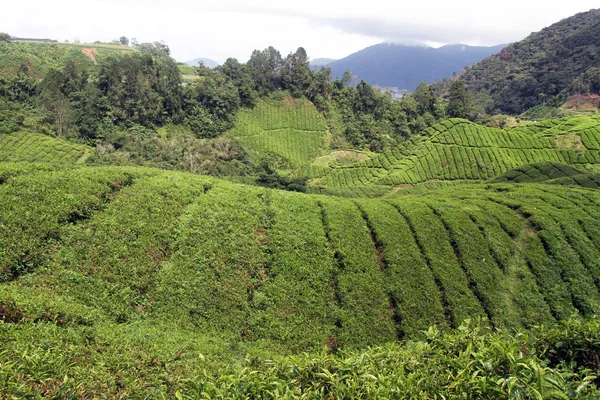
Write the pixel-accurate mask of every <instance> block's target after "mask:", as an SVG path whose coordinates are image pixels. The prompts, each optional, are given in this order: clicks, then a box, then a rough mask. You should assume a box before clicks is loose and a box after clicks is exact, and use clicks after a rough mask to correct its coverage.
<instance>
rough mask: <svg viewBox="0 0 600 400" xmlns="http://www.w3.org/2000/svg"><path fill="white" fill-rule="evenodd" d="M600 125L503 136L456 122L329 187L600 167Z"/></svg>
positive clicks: (328, 178) (532, 128) (573, 124)
mask: <svg viewBox="0 0 600 400" xmlns="http://www.w3.org/2000/svg"><path fill="white" fill-rule="evenodd" d="M599 140H600V119H598V118H594V117H577V118H572V119H562V120H556V121H554V122H552V121H550V122H543V123H539V124H533V125H528V126H525V127H520V128H514V129H507V130H504V131H502V130H498V129H493V128H486V127H483V126H479V125H476V124H473V123H470V122H468V121H465V120H459V119H451V120H447V121H443V122H442V123H439V124H437V125H435V126H433V127H431V128H428V129H426V130H425V131H424V132H423V133H422V135H419V136H418V137H417V138H414V139H411V140H410V141H407V143H404V144H402V145H400V146H398V147H397V148H394V149H392V150H388V151H386V152H384V153H383V154H381V155H377V156H372V157H371V158H370V159H369V160H366V161H362V162H359V163H356V164H353V165H350V166H340V167H338V168H334V169H332V170H331V171H330V172H328V173H327V175H325V176H324V177H323V178H321V179H319V180H315V181H314V182H315V184H318V185H321V186H326V187H346V186H359V185H388V186H396V185H404V184H411V185H414V184H419V183H422V182H427V181H437V180H445V181H453V180H486V179H490V178H494V177H496V176H499V175H501V174H503V173H505V172H506V171H509V170H511V169H514V168H517V167H519V166H522V165H525V164H533V163H541V162H552V163H561V164H568V165H573V166H576V167H588V166H590V165H598V164H600V145H599V144H598V143H600V142H599Z"/></svg>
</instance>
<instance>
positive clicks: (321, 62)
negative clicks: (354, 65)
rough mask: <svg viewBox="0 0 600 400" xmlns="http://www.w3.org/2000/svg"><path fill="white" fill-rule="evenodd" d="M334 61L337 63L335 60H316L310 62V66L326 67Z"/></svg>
mask: <svg viewBox="0 0 600 400" xmlns="http://www.w3.org/2000/svg"><path fill="white" fill-rule="evenodd" d="M334 61H337V60H336V59H335V58H315V59H314V60H310V65H311V66H312V67H319V66H325V65H327V64H330V63H332V62H334Z"/></svg>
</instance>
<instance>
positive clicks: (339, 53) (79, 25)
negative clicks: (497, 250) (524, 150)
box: [0, 0, 596, 61]
mask: <svg viewBox="0 0 600 400" xmlns="http://www.w3.org/2000/svg"><path fill="white" fill-rule="evenodd" d="M595 3H596V1H587V0H573V1H570V2H553V3H550V2H548V1H537V0H536V1H529V2H525V1H522V0H521V1H516V0H505V1H503V2H497V3H494V4H490V2H482V1H480V0H478V1H475V0H468V1H454V2H450V1H421V2H419V1H412V2H400V1H386V0H369V1H365V2H362V3H354V2H348V1H341V0H333V1H326V0H303V1H301V2H298V1H294V2H290V1H283V0H260V1H243V0H222V1H215V0H212V1H207V0H104V1H102V0H80V1H74V0H55V1H51V2H49V1H47V0H29V1H27V2H8V3H7V4H4V5H3V11H2V14H1V15H0V31H6V32H8V33H10V34H12V35H16V36H27V37H47V38H53V39H58V40H65V39H69V40H73V39H75V38H80V39H81V40H84V41H94V40H102V41H108V40H111V39H115V38H117V37H119V36H121V35H125V36H127V37H129V38H132V37H135V38H137V39H138V41H140V42H142V41H155V40H165V42H166V43H167V44H168V45H169V46H170V47H171V50H172V55H173V56H174V57H175V58H176V59H178V60H180V61H186V60H189V59H192V58H196V57H208V58H213V59H216V60H217V61H223V60H225V59H226V58H227V57H230V56H232V57H236V58H238V59H240V60H241V61H245V60H246V59H247V58H248V57H249V55H250V54H251V52H252V50H253V49H263V48H265V47H267V46H270V45H272V46H274V47H275V48H277V49H279V50H280V51H281V53H282V54H284V55H285V54H287V53H288V52H290V51H294V50H295V49H296V48H297V47H299V46H303V47H304V48H306V50H307V52H308V54H309V55H310V56H311V57H313V58H317V57H331V58H341V57H344V56H346V55H348V54H350V53H352V52H355V51H358V50H360V49H362V48H364V47H366V46H369V45H372V44H375V43H378V42H381V41H403V42H407V41H426V42H435V43H442V44H443V43H458V42H461V43H467V44H473V45H493V44H499V43H506V42H512V41H516V40H520V39H522V38H524V37H525V36H527V35H528V34H529V33H531V32H532V31H538V30H540V29H542V28H543V27H545V26H548V25H550V24H552V23H554V22H557V21H559V20H560V19H562V18H566V17H569V16H571V15H573V14H575V13H577V12H582V11H587V10H589V9H591V8H594V7H595V6H596V4H595Z"/></svg>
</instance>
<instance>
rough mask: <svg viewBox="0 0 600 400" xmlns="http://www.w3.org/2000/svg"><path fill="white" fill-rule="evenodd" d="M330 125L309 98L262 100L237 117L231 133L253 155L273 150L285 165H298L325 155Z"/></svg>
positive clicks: (294, 166)
mask: <svg viewBox="0 0 600 400" xmlns="http://www.w3.org/2000/svg"><path fill="white" fill-rule="evenodd" d="M326 131H327V124H326V122H325V119H324V118H323V116H322V115H321V114H320V113H319V112H318V111H317V109H316V108H315V107H314V105H312V103H310V102H309V101H308V100H304V99H293V98H288V99H286V100H283V101H263V102H260V103H259V104H258V105H256V106H255V107H254V108H253V109H247V110H242V111H240V112H239V113H238V115H237V116H236V122H235V125H234V127H233V128H232V129H231V131H229V133H228V135H230V136H233V137H235V138H236V139H238V140H239V141H240V143H242V145H244V147H245V148H246V149H247V150H248V152H250V153H251V154H253V155H255V156H258V155H262V154H265V153H267V154H268V153H270V154H272V155H274V156H275V158H276V159H277V158H278V159H277V160H276V161H278V162H279V163H280V165H282V166H286V167H288V168H299V167H300V166H302V165H304V164H305V163H307V162H308V161H310V160H313V159H315V158H317V157H319V156H322V155H323V149H324V148H325V147H327V146H326Z"/></svg>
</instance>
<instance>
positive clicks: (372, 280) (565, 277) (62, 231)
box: [0, 168, 600, 352]
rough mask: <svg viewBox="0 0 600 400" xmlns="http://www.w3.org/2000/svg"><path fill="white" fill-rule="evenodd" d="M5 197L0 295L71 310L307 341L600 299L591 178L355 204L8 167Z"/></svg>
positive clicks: (267, 339)
mask: <svg viewBox="0 0 600 400" xmlns="http://www.w3.org/2000/svg"><path fill="white" fill-rule="evenodd" d="M0 169H2V168H0ZM0 201H1V202H2V204H3V205H5V206H4V207H3V208H2V212H1V213H0V226H1V227H3V228H2V229H3V232H4V233H3V235H2V237H3V238H4V239H2V243H3V244H2V246H1V248H2V251H1V252H0V270H2V271H3V275H2V279H3V280H4V281H12V282H11V283H10V286H6V285H7V284H6V283H5V284H0V285H3V288H5V289H7V290H3V291H0V292H1V293H4V294H2V295H0V303H4V302H7V301H17V304H20V303H24V304H25V305H26V304H28V303H27V300H26V298H25V297H23V295H21V294H20V293H35V294H36V295H35V296H36V297H35V301H36V303H39V302H41V303H43V304H45V303H47V304H54V306H55V307H67V305H77V307H80V308H81V307H82V309H84V310H88V311H85V312H82V311H77V312H75V311H73V310H72V309H71V311H70V312H75V313H76V314H77V313H80V312H81V313H83V315H79V316H77V318H80V319H84V320H85V319H86V315H87V314H86V313H88V312H89V313H92V312H93V313H94V315H100V316H101V317H94V318H100V319H104V320H106V321H110V322H111V323H116V324H122V323H136V321H154V322H153V323H156V324H159V323H160V324H172V325H173V326H174V327H175V328H173V329H176V330H186V331H189V332H196V333H197V334H201V335H204V336H208V337H213V338H218V340H220V341H221V340H222V341H225V342H228V343H234V344H236V346H243V345H244V343H246V344H249V343H254V344H256V345H259V346H262V345H264V346H267V347H271V348H278V349H281V350H282V351H291V352H299V351H309V350H314V349H319V348H321V347H322V346H326V347H327V348H328V349H329V350H330V351H335V350H337V349H339V348H341V347H350V348H353V347H362V346H365V345H374V344H378V343H385V342H389V341H393V340H396V339H398V338H404V337H415V336H419V335H420V334H421V332H422V330H424V329H426V328H427V327H428V326H430V325H432V324H436V325H438V326H439V327H458V326H460V325H461V324H462V322H463V321H464V320H465V319H467V318H482V319H483V320H484V321H487V323H488V324H490V325H491V326H494V327H500V328H515V327H528V326H533V325H537V324H541V323H546V322H550V321H553V320H555V319H564V318H568V317H569V316H570V315H572V314H573V313H574V312H578V313H580V314H582V315H594V314H596V313H598V312H599V311H600V292H599V289H600V263H599V261H598V260H600V239H599V238H600V225H599V224H598V221H599V220H600V215H599V212H598V209H599V208H598V206H600V193H598V192H597V191H596V190H591V189H585V188H572V189H570V190H569V191H568V192H565V191H564V190H563V189H562V188H561V187H560V186H557V185H534V184H529V185H519V186H518V185H508V184H486V185H462V186H460V187H459V188H447V189H439V190H436V191H432V192H429V193H428V194H424V193H423V192H422V193H415V194H414V195H410V194H407V195H405V196H403V197H402V198H401V199H398V198H396V199H390V200H367V199H361V200H356V201H352V200H346V199H341V198H333V197H327V196H311V195H302V194H296V193H290V192H280V191H276V190H269V189H264V188H257V187H249V186H241V185H235V184H231V183H227V182H222V181H218V180H213V179H208V178H202V177H198V176H192V175H187V174H178V173H170V172H160V171H155V170H146V169H136V168H129V169H123V168H86V169H75V170H69V171H64V170H63V171H55V172H52V173H49V172H48V171H47V170H43V171H42V170H37V171H35V170H32V171H31V172H29V173H24V174H21V175H13V176H11V177H9V178H8V179H7V180H6V181H5V182H4V183H3V184H2V185H0ZM32 277H33V278H32ZM9 289H10V290H9ZM57 296H58V297H57ZM15 299H16V300H15ZM32 301H33V300H32ZM57 304H59V305H57ZM69 307H70V306H69ZM24 308H25V309H26V308H27V307H24ZM73 318H75V317H73ZM89 318H90V317H89V316H88V317H87V319H88V320H89Z"/></svg>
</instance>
